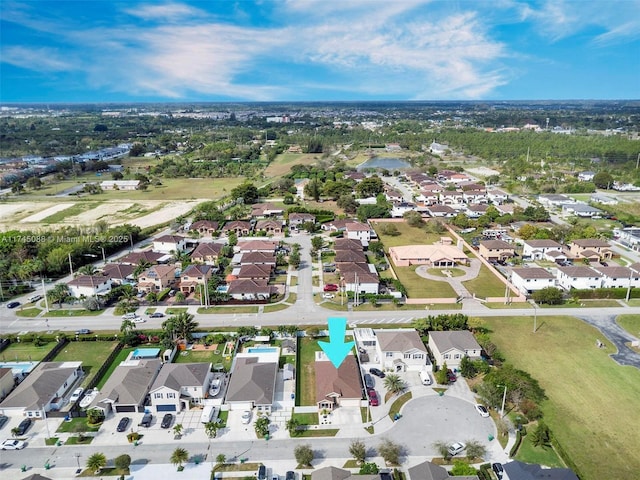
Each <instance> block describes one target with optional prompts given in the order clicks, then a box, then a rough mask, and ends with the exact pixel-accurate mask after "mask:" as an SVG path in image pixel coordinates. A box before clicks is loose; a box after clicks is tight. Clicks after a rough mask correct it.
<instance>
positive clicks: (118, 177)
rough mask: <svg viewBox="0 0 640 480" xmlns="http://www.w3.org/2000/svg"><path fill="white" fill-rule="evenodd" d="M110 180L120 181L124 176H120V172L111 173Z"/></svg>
mask: <svg viewBox="0 0 640 480" xmlns="http://www.w3.org/2000/svg"><path fill="white" fill-rule="evenodd" d="M111 178H112V179H113V180H122V179H123V178H124V175H123V174H122V172H117V171H116V172H111Z"/></svg>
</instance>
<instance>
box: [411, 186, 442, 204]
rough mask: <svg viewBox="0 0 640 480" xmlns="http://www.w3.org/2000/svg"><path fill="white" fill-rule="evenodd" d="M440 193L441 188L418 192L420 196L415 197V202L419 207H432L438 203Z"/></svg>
mask: <svg viewBox="0 0 640 480" xmlns="http://www.w3.org/2000/svg"><path fill="white" fill-rule="evenodd" d="M440 191H442V189H441V187H436V188H435V189H423V190H420V194H419V195H416V202H418V203H419V204H421V205H434V204H436V203H438V200H439V198H440V196H439V192H440Z"/></svg>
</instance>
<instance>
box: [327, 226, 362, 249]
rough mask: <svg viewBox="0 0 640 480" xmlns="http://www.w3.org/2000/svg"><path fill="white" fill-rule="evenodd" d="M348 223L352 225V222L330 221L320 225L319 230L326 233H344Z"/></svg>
mask: <svg viewBox="0 0 640 480" xmlns="http://www.w3.org/2000/svg"><path fill="white" fill-rule="evenodd" d="M348 223H353V220H331V221H329V222H325V223H323V224H322V225H320V229H322V230H324V231H326V232H344V231H345V230H346V228H347V224H348ZM361 243H362V242H361Z"/></svg>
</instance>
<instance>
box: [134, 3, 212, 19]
mask: <svg viewBox="0 0 640 480" xmlns="http://www.w3.org/2000/svg"><path fill="white" fill-rule="evenodd" d="M124 11H125V13H128V14H129V15H132V16H134V17H139V18H142V19H144V20H165V21H168V22H172V21H176V22H177V21H180V20H182V19H184V18H188V17H202V16H205V15H206V12H204V11H203V10H200V9H198V8H194V7H192V6H190V5H185V4H183V3H165V4H162V5H140V6H136V7H135V8H129V9H125V10H124Z"/></svg>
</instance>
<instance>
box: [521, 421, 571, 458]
mask: <svg viewBox="0 0 640 480" xmlns="http://www.w3.org/2000/svg"><path fill="white" fill-rule="evenodd" d="M534 428H535V427H531V428H529V432H532V431H533V430H534ZM515 458H516V460H520V461H521V462H525V463H538V464H540V465H545V466H547V467H557V468H564V467H565V466H566V465H565V464H564V463H563V462H562V460H561V459H560V458H558V455H557V454H556V452H555V450H554V449H553V448H551V447H548V446H547V447H534V446H533V444H532V443H531V435H525V436H524V437H522V443H521V444H520V448H518V453H517V455H516V457H515Z"/></svg>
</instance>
